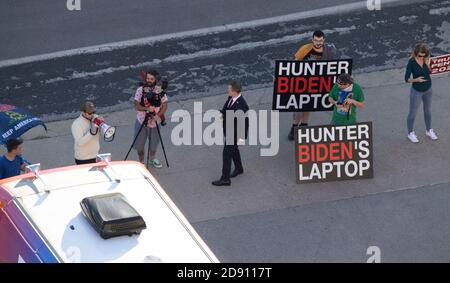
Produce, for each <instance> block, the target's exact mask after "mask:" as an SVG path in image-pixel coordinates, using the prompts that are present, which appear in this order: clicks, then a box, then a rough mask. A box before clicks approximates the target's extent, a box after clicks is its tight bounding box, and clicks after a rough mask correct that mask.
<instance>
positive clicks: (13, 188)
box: [0, 155, 218, 263]
mask: <svg viewBox="0 0 450 283" xmlns="http://www.w3.org/2000/svg"><path fill="white" fill-rule="evenodd" d="M101 160H102V161H99V162H97V163H95V164H87V165H78V166H69V167H62V168H57V169H50V170H45V171H41V172H40V171H38V170H36V169H35V170H34V171H33V172H30V173H27V174H24V175H20V176H16V177H12V178H9V179H4V180H0V262H17V261H19V262H141V263H143V262H179V263H180V262H181V263H187V262H195V263H198V262H218V259H217V258H216V256H215V255H214V254H213V253H212V251H211V250H210V249H209V248H208V246H207V245H206V244H205V242H204V241H203V240H202V239H201V238H200V236H199V235H198V234H197V233H196V232H195V230H194V229H193V227H192V226H191V224H190V223H189V222H188V221H187V219H186V218H185V217H184V215H183V214H182V213H181V211H180V210H179V209H178V208H177V206H176V205H175V204H174V202H173V201H172V200H171V199H170V197H169V196H168V195H167V194H166V192H165V191H164V190H163V189H162V188H161V186H160V185H159V184H158V182H157V181H156V179H155V178H154V177H153V176H152V175H151V174H150V173H149V172H148V171H147V169H146V168H145V167H144V166H143V165H142V164H140V163H138V162H133V161H118V162H109V161H108V156H106V157H105V156H104V155H103V156H101ZM110 196H112V197H111V198H108V197H110ZM116 196H120V200H118V199H117V198H115V197H116ZM89 197H93V198H94V199H95V198H100V199H101V198H102V197H105V198H103V200H106V201H103V204H102V202H98V203H94V205H93V211H96V213H97V214H96V215H94V213H93V214H92V215H90V217H88V215H89V213H86V210H83V209H82V205H81V202H82V201H83V199H85V198H89ZM124 201H125V202H126V203H125V206H126V205H129V206H128V210H127V208H125V210H124V209H123V206H124V203H123V202H124ZM120 202H122V203H120ZM102 205H103V206H104V207H103V208H102V207H101V206H102ZM96 206H98V207H96ZM85 208H86V207H85ZM91 208H92V207H91ZM130 210H131V211H134V212H135V215H132V216H133V217H134V216H136V215H137V216H139V217H140V220H141V222H142V221H143V222H145V224H144V225H145V227H142V224H143V223H141V226H140V228H139V229H137V230H136V227H132V225H131V224H132V222H128V223H126V221H125V218H126V217H127V215H126V214H127V211H128V212H129V211H130ZM105 211H106V212H105ZM124 211H125V212H124ZM91 212H92V211H91ZM102 214H106V216H105V215H103V216H102ZM99 215H100V216H99ZM99 217H100V218H102V219H99ZM108 217H111V219H109V220H112V221H115V220H119V222H117V221H116V224H115V225H116V226H114V228H111V229H113V230H114V229H119V228H120V229H122V230H121V231H122V233H123V232H124V231H125V232H124V233H125V234H126V233H127V229H128V228H129V231H128V232H129V233H128V234H126V235H122V236H112V237H110V236H107V237H104V236H105V235H104V234H102V233H101V231H100V228H101V227H100V226H101V225H100V224H101V223H103V224H105V225H103V227H106V226H107V224H108V223H107V221H108V219H106V218H108ZM114 217H115V218H116V219H112V218H114ZM121 217H122V218H123V219H118V218H121ZM90 219H91V220H96V221H97V224H99V223H100V224H99V225H100V226H99V227H100V228H99V227H96V228H98V229H94V227H95V225H94V224H93V223H94V222H95V221H94V222H93V221H89V220H90ZM121 220H124V221H125V222H124V221H122V222H121ZM118 223H119V224H118ZM130 223H131V224H130ZM127 225H128V226H129V227H128V226H127ZM130 225H131V226H130ZM119 226H120V227H119ZM111 227H112V226H111ZM108 237H110V238H108ZM105 238H106V239H105Z"/></svg>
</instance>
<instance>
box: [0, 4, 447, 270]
mask: <svg viewBox="0 0 450 283" xmlns="http://www.w3.org/2000/svg"><path fill="white" fill-rule="evenodd" d="M60 2H63V3H62V4H61V3H60ZM64 2H65V1H58V5H54V3H56V1H50V0H43V1H39V3H40V4H41V5H42V7H41V8H42V9H43V10H44V13H43V14H42V15H44V16H42V15H40V16H39V15H38V14H39V13H37V12H36V11H40V10H39V9H38V8H36V6H33V5H31V4H28V3H27V2H26V1H14V3H15V5H13V1H10V0H8V1H7V2H5V4H4V3H2V8H3V7H7V8H8V9H2V10H1V11H0V36H3V37H7V38H11V41H10V42H4V43H3V44H2V46H1V47H0V48H1V49H0V50H2V52H0V53H1V54H2V56H3V57H2V58H0V59H7V58H15V57H21V56H29V55H35V54H41V53H45V52H54V51H59V50H65V49H71V48H78V47H83V46H88V45H95V44H103V43H107V42H112V41H118V40H127V39H133V38H137V37H145V36H152V35H158V34H166V33H172V32H179V31H183V30H192V29H197V28H207V27H210V26H215V25H223V24H226V23H235V22H237V21H240V19H243V18H245V19H246V20H251V19H260V18H261V17H268V16H270V17H272V16H277V15H283V14H286V13H291V12H299V11H304V10H310V9H315V8H322V7H326V6H329V5H330V4H331V3H332V2H333V4H336V3H338V4H343V3H344V4H345V3H348V2H350V1H338V2H336V1H316V2H314V3H311V2H307V1H287V0H286V1H285V3H284V2H283V1H277V2H273V1H266V0H261V1H259V2H258V5H256V4H255V2H256V0H255V1H253V0H252V1H246V2H245V3H241V2H239V5H240V6H239V9H236V5H238V4H235V5H234V6H233V3H237V2H238V1H234V0H230V2H228V1H221V0H217V1H206V0H194V1H182V2H183V4H182V5H179V6H177V9H178V10H173V11H172V10H170V9H166V8H167V7H169V6H170V5H174V3H175V2H174V0H173V1H152V3H153V6H152V7H153V8H154V10H158V11H160V10H164V11H165V12H166V13H165V14H160V13H158V15H157V16H155V17H152V18H147V17H145V15H147V12H146V11H144V9H143V8H142V7H143V5H145V4H146V3H147V2H146V1H143V0H142V1H141V0H140V1H134V2H132V3H126V4H125V2H123V1H104V0H99V1H95V2H94V1H83V0H82V5H83V6H82V11H79V12H78V11H77V12H75V11H74V12H69V11H66V10H65V3H64ZM106 2H108V3H107V4H108V5H106ZM113 2H114V3H113ZM122 2H123V3H122ZM212 2H214V3H215V4H216V5H214V6H208V5H211V3H212ZM226 2H227V3H226ZM416 2H418V1H402V3H401V5H400V4H399V5H394V6H383V8H382V10H380V11H368V10H358V11H352V12H348V13H340V14H338V15H329V16H325V17H318V18H314V17H312V18H308V19H303V20H302V19H298V20H292V21H289V22H288V23H287V22H278V23H271V24H267V25H260V26H255V27H245V28H239V29H231V30H227V31H221V32H214V33H203V34H198V35H191V36H187V37H184V38H174V39H167V40H163V41H155V42H151V43H148V44H144V45H139V46H128V47H124V48H118V49H111V50H109V51H102V52H99V53H87V54H79V55H73V56H67V57H60V58H55V59H49V60H43V61H36V62H30V63H26V64H19V65H11V66H7V67H1V68H0V77H1V78H2V80H1V81H0V98H1V99H0V101H1V102H2V103H7V104H14V105H18V106H21V107H24V108H26V109H28V110H30V111H31V112H33V113H35V114H36V115H39V116H40V117H42V118H43V119H44V120H45V121H47V126H48V132H44V131H43V130H42V128H39V127H37V128H34V129H33V130H31V131H30V132H29V133H27V134H26V135H25V136H24V138H25V140H26V142H25V144H24V147H25V152H24V156H25V157H26V158H27V159H28V160H30V161H32V162H40V163H41V164H42V167H43V168H44V169H46V168H54V167H60V166H67V165H73V164H74V160H73V139H72V136H71V133H70V125H71V123H72V118H73V117H75V116H76V115H78V109H79V106H80V104H81V102H82V101H84V100H86V99H90V100H93V101H94V102H95V103H96V104H97V105H98V106H99V108H100V112H101V113H102V115H103V116H104V117H105V119H106V121H107V122H108V123H109V124H111V125H114V126H117V131H118V132H117V135H116V138H115V140H114V142H112V143H102V147H101V151H102V152H111V153H112V155H113V159H114V160H121V159H123V158H124V157H125V154H126V152H127V151H128V149H129V146H130V145H131V142H132V137H133V125H134V119H135V111H134V110H133V109H132V101H131V97H132V95H133V93H134V91H135V89H136V86H137V84H138V82H139V75H138V73H139V70H140V69H141V68H153V67H154V68H157V69H159V70H162V73H163V75H164V76H166V77H168V78H169V79H170V82H171V83H170V89H169V97H170V103H169V113H168V115H167V117H168V120H171V119H173V120H172V121H168V125H167V126H165V127H163V128H162V137H163V140H164V143H165V146H166V150H167V154H168V158H169V162H170V168H167V167H166V166H164V168H162V169H159V170H157V169H155V168H150V169H149V170H150V172H152V173H153V174H155V176H156V177H157V178H158V180H159V181H160V183H161V185H162V186H163V187H164V188H165V189H166V191H167V192H168V194H169V195H170V196H171V197H172V198H173V200H174V201H175V202H176V203H177V205H178V206H179V207H180V209H181V210H182V211H183V213H184V214H185V215H186V216H187V218H188V219H189V220H190V221H191V222H192V223H193V225H194V227H195V228H196V229H197V231H198V232H199V233H200V235H201V236H202V237H203V239H204V240H205V241H206V242H207V243H208V244H209V246H210V247H211V249H212V250H213V251H214V252H215V253H216V255H217V256H218V258H219V259H220V260H222V261H224V262H341V261H344V262H347V261H348V262H365V261H366V260H367V259H368V258H369V257H370V255H367V253H366V252H367V249H368V248H369V247H372V246H376V247H378V248H379V250H380V251H381V261H382V262H449V261H450V256H449V255H450V253H449V247H450V242H449V240H448V239H449V234H450V228H449V227H450V225H449V224H450V222H449V220H450V219H449V215H450V214H449V208H448V207H449V206H448V203H449V200H450V198H449V191H450V175H449V172H450V163H449V160H450V153H449V151H448V149H449V148H450V142H449V140H450V135H449V132H450V118H449V116H448V115H447V112H448V105H450V96H449V95H448V94H449V91H448V90H449V89H450V80H449V76H448V74H447V75H443V76H438V77H433V106H432V112H433V127H434V129H435V130H436V132H437V134H438V135H439V138H440V139H439V140H438V141H431V140H429V139H427V137H425V135H424V131H425V129H424V122H423V113H422V112H421V110H419V112H418V115H417V118H416V132H417V133H418V137H419V139H420V143H419V144H412V143H410V142H409V141H408V140H407V138H406V134H407V133H406V115H407V111H408V106H409V105H408V103H409V85H407V84H405V83H404V82H403V74H404V66H405V64H406V60H407V59H408V57H409V54H410V51H411V48H412V46H413V45H414V44H415V43H416V42H419V41H425V42H427V43H429V45H430V47H431V51H432V53H433V54H435V55H439V54H446V53H449V50H450V33H449V30H450V23H449V20H448V14H449V13H450V2H449V1H423V2H421V3H419V4H417V3H416ZM177 3H178V2H177ZM261 3H263V4H264V5H263V4H261ZM305 3H308V4H307V5H306V4H305ZM63 4H64V5H63ZM113 4H114V5H113ZM281 4H284V5H281ZM247 5H248V6H247ZM255 6H257V7H258V8H257V9H250V7H255ZM170 7H171V6H170ZM305 7H307V8H305ZM61 9H62V10H64V11H63V12H61V13H60V12H59V11H60V10H61ZM218 10H220V12H219V11H218ZM180 11H186V12H187V14H188V15H189V16H188V17H177V20H176V21H174V20H173V16H172V15H179V14H180ZM119 12H120V13H119ZM233 12H235V13H233ZM74 13H78V14H74ZM171 13H172V14H171ZM24 14H25V15H26V16H25V17H23V15H24ZM202 15H220V16H217V17H211V16H205V17H202ZM244 15H245V16H244ZM20 17H22V18H23V19H19V18H20ZM136 19H142V21H144V24H143V25H144V26H145V25H153V23H154V22H155V21H156V22H157V23H158V27H157V28H154V29H148V30H147V29H141V28H136V29H135V28H134V27H135V25H134V24H135V22H136ZM166 23H168V24H166ZM5 27H8V28H5ZM317 28H320V29H323V30H324V31H325V32H326V34H327V40H328V41H329V42H332V43H334V44H335V45H336V47H337V48H338V50H339V53H340V54H341V56H342V57H350V58H353V60H354V68H353V70H354V75H355V80H356V82H358V83H359V84H360V85H362V87H363V90H364V92H365V97H366V102H367V106H366V108H365V109H363V110H361V111H359V112H358V120H359V121H372V122H373V126H374V129H373V133H374V149H373V150H374V178H373V179H364V180H355V181H341V182H328V183H316V184H302V185H299V184H297V183H296V181H295V171H294V170H295V168H294V166H293V164H294V158H295V156H294V155H295V153H294V152H295V151H294V145H293V143H292V142H289V141H288V140H287V133H288V131H289V127H290V125H291V119H292V114H289V113H281V114H280V116H279V117H280V121H279V125H278V127H276V128H275V130H276V131H278V133H279V136H280V144H279V152H278V154H277V155H275V156H272V157H261V156H260V149H261V147H262V146H243V147H242V148H241V153H242V156H243V162H244V170H245V173H244V175H241V176H238V177H237V178H236V179H233V180H232V185H231V186H230V187H224V188H218V187H214V186H212V185H211V181H213V180H215V179H217V178H218V177H219V176H220V170H221V163H222V148H221V147H220V146H215V145H213V146H207V145H182V146H175V145H174V144H173V142H172V139H171V133H172V130H173V129H174V127H175V126H176V125H177V122H175V121H176V120H177V119H178V117H182V118H188V117H190V118H191V119H193V118H194V116H195V117H197V118H198V115H199V114H196V115H194V113H193V112H194V103H195V102H202V103H203V111H207V110H209V109H218V108H220V107H221V106H222V105H223V102H224V101H225V99H226V85H227V83H228V82H229V80H230V79H232V78H239V79H241V80H242V82H243V85H244V90H243V95H244V96H245V98H246V99H247V101H248V102H249V105H250V107H251V108H252V109H256V110H270V108H271V105H272V80H271V74H272V72H273V61H274V60H275V59H286V58H291V57H292V54H293V53H294V52H295V50H296V49H297V48H298V46H299V45H301V44H303V43H304V42H307V41H308V40H309V37H310V36H311V33H312V31H313V30H315V29H317ZM114 31H116V32H114ZM99 35H102V36H99ZM24 41H27V42H31V43H30V44H29V45H27V44H23V42H24ZM3 49H4V50H5V51H4V52H3ZM177 110H184V111H185V112H179V111H177ZM330 117H331V113H329V112H321V113H313V114H312V115H311V121H310V124H311V125H324V124H328V123H329V121H330ZM206 126H208V123H204V124H203V125H202V128H203V129H204V128H205V127H206ZM192 138H193V137H192ZM0 151H4V150H3V148H1V149H0ZM1 153H3V152H1ZM130 158H131V159H133V160H136V159H137V156H136V154H135V153H134V152H133V153H132V154H131V156H130ZM158 158H159V159H160V160H161V161H163V160H164V159H163V156H162V152H161V150H159V152H158Z"/></svg>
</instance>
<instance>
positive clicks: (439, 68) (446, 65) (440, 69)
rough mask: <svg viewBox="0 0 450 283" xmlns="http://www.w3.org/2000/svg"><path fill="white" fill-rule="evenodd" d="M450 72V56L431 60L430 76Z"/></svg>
mask: <svg viewBox="0 0 450 283" xmlns="http://www.w3.org/2000/svg"><path fill="white" fill-rule="evenodd" d="M447 72H450V54H447V55H442V56H437V57H431V58H430V74H431V75H437V74H443V73H447Z"/></svg>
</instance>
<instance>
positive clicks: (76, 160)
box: [75, 158, 97, 165]
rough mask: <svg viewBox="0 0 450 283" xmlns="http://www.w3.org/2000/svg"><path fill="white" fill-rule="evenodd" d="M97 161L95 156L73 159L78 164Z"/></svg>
mask: <svg viewBox="0 0 450 283" xmlns="http://www.w3.org/2000/svg"><path fill="white" fill-rule="evenodd" d="M95 162H97V159H96V158H92V159H86V160H78V159H75V164H77V165H80V164H89V163H95Z"/></svg>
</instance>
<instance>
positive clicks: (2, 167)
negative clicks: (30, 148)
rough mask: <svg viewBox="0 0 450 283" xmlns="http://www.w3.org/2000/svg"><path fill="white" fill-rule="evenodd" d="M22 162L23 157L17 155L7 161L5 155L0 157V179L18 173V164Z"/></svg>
mask: <svg viewBox="0 0 450 283" xmlns="http://www.w3.org/2000/svg"><path fill="white" fill-rule="evenodd" d="M22 164H23V158H22V156H20V155H17V156H16V158H15V159H14V160H13V161H9V160H8V158H6V156H5V155H3V156H2V157H0V179H5V178H9V177H13V176H17V175H20V166H21V165H22Z"/></svg>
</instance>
